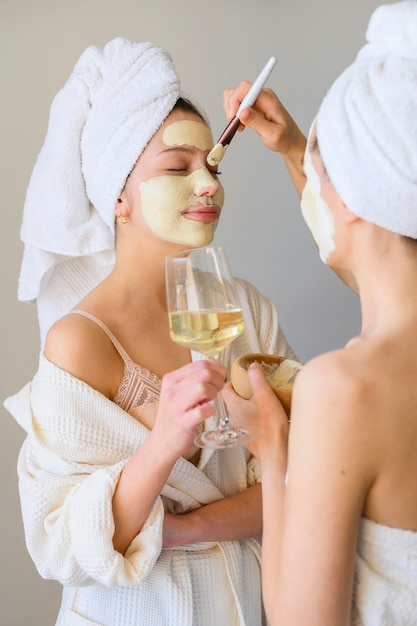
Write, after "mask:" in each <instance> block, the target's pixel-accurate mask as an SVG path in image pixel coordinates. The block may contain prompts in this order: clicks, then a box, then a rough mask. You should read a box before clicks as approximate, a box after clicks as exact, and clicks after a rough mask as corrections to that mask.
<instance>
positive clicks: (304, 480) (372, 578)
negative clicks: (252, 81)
mask: <svg viewBox="0 0 417 626" xmlns="http://www.w3.org/2000/svg"><path fill="white" fill-rule="evenodd" d="M416 85H417V2H415V1H414V0H406V1H402V2H397V3H393V4H390V5H383V6H381V7H379V8H378V9H377V10H376V11H375V13H374V14H373V15H372V18H371V20H370V23H369V27H368V30H367V44H366V45H365V46H364V47H363V49H361V50H360V52H359V54H358V55H357V58H356V59H355V61H354V63H353V64H352V65H351V66H350V67H349V68H348V69H347V70H346V71H345V72H343V73H342V75H341V76H340V77H339V78H338V79H337V80H336V82H335V83H334V84H333V86H332V87H331V88H330V90H329V92H328V93H327V95H326V97H325V98H324V100H323V103H322V105H321V107H320V109H319V112H318V116H317V118H316V120H315V121H314V123H313V125H312V127H311V131H310V135H309V138H308V143H307V148H306V150H305V154H304V172H305V177H306V182H305V186H304V185H303V182H302V177H301V171H300V167H299V164H300V163H301V154H302V152H301V151H300V146H302V144H303V139H302V136H301V134H300V132H299V130H298V129H297V127H296V126H295V124H294V122H293V121H292V120H291V118H290V117H289V116H288V115H287V122H286V123H285V124H284V125H282V120H283V109H282V105H281V104H280V103H279V101H278V99H277V98H276V96H275V95H274V94H273V93H272V92H271V91H270V90H265V91H264V92H263V93H262V94H261V96H260V97H259V98H258V100H257V103H256V105H255V107H254V108H253V109H251V110H246V111H245V112H244V113H243V114H242V118H241V119H242V122H243V123H244V124H246V125H249V126H252V127H253V128H255V129H256V130H257V131H258V132H259V133H260V135H261V137H263V138H264V141H265V143H268V142H269V145H270V147H274V141H276V138H277V137H278V138H279V144H280V145H278V144H276V146H275V148H276V149H277V150H280V151H282V150H283V152H284V159H285V161H286V163H287V165H288V168H289V170H290V172H291V173H292V175H293V178H294V180H295V182H296V185H297V187H298V189H300V190H301V189H302V187H303V186H304V189H303V192H302V200H301V207H302V213H303V216H304V217H305V220H306V222H307V224H308V226H309V228H310V229H311V231H312V234H313V237H314V239H315V242H316V244H317V246H318V248H319V252H320V256H321V259H322V260H323V261H324V262H325V263H327V265H328V266H329V267H331V268H332V269H334V270H335V271H336V272H337V273H339V274H340V275H341V276H342V277H343V278H344V279H345V280H346V281H347V282H348V283H349V284H350V285H351V286H353V287H354V289H355V290H356V291H357V293H358V294H359V297H360V302H361V311H362V328H361V332H360V334H359V335H358V336H357V337H354V338H353V339H351V340H350V341H349V342H348V344H347V345H346V346H345V348H344V349H341V350H335V351H333V352H329V353H327V354H323V355H321V356H318V357H316V358H314V359H312V360H311V361H310V362H309V363H307V364H306V365H305V367H304V368H303V370H302V371H301V372H300V373H299V374H298V375H297V379H296V381H295V386H294V391H293V402H292V411H291V426H290V427H289V424H288V422H287V419H286V417H285V413H284V411H283V409H282V407H281V405H280V404H279V402H278V400H277V399H276V397H275V396H274V394H273V393H272V391H271V389H270V388H269V387H268V385H267V384H266V381H265V377H264V375H263V372H262V370H261V369H260V367H259V366H256V365H255V366H253V369H252V370H251V371H250V376H251V383H252V386H253V389H254V395H253V397H252V399H251V400H243V399H242V398H240V397H239V396H237V395H236V394H235V393H234V391H233V389H232V388H231V386H230V385H228V387H227V388H226V389H225V391H224V396H225V399H226V402H227V404H228V407H229V410H230V413H231V416H232V419H233V418H234V419H236V420H237V421H238V422H239V423H243V424H246V425H251V424H257V425H258V429H259V436H258V438H257V439H255V440H254V441H253V443H251V444H250V445H249V447H250V449H251V450H252V452H253V453H254V454H255V455H256V456H257V457H258V459H259V460H260V462H261V468H262V491H263V520H264V533H263V593H264V601H265V607H266V612H267V616H268V618H269V620H270V623H271V626H280V625H281V624H285V625H288V624H291V626H297V625H303V626H306V625H307V624H308V625H309V626H314V625H317V626H336V625H337V626H343V625H348V624H355V625H366V626H368V625H372V626H376V625H378V626H382V625H383V626H413V625H415V624H417V385H416V381H417V358H416V355H417V298H416V285H417V241H416V239H417V115H416V112H417V89H416ZM246 88H247V86H244V85H240V86H239V87H238V88H237V89H236V90H230V91H229V90H227V91H226V93H225V107H226V109H227V108H229V107H230V114H231V115H233V113H234V111H235V110H236V106H235V105H236V101H237V102H239V101H240V100H241V99H242V92H244V89H246ZM287 472H288V474H287ZM286 476H287V480H286Z"/></svg>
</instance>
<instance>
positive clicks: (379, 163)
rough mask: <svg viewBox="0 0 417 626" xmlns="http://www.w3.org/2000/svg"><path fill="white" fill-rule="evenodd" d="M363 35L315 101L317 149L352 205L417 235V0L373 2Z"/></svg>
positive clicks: (378, 220) (354, 210)
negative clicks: (362, 41)
mask: <svg viewBox="0 0 417 626" xmlns="http://www.w3.org/2000/svg"><path fill="white" fill-rule="evenodd" d="M366 38H367V41H368V43H367V44H366V45H365V46H364V47H363V48H362V49H361V50H360V51H359V53H358V55H357V57H356V60H355V62H354V63H353V64H352V65H351V66H350V67H348V68H347V70H345V71H344V72H343V73H342V75H341V76H340V77H339V78H338V79H337V80H336V82H335V83H334V84H333V86H332V87H331V88H330V90H329V92H328V94H327V95H326V97H325V98H324V100H323V103H322V105H321V107H320V110H319V114H318V117H317V139H318V145H319V149H320V153H321V157H322V159H323V163H324V165H325V167H326V170H327V172H328V175H329V178H330V180H331V181H332V183H333V185H334V187H335V189H336V190H337V192H338V193H339V195H340V197H341V198H342V200H343V201H344V203H345V204H346V205H347V207H348V208H349V209H350V210H351V211H352V213H354V214H355V215H358V216H359V217H361V218H363V219H365V220H367V221H369V222H372V223H374V224H377V225H378V226H382V227H383V228H386V229H388V230H391V231H393V232H396V233H399V234H402V235H407V236H409V237H413V238H417V2H416V1H415V0H404V1H401V2H397V3H394V4H389V5H383V6H380V7H378V8H377V9H376V11H375V12H374V13H373V15H372V16H371V19H370V22H369V26H368V30H367V33H366Z"/></svg>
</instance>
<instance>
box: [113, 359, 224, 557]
mask: <svg viewBox="0 0 417 626" xmlns="http://www.w3.org/2000/svg"><path fill="white" fill-rule="evenodd" d="M224 378H225V368H224V367H223V366H222V365H220V364H219V363H216V362H215V361H197V362H195V363H190V364H188V365H185V366H184V367H182V368H180V369H178V370H175V371H174V372H171V373H169V374H167V375H166V376H164V378H163V381H162V388H161V396H160V401H159V406H158V414H157V418H156V421H155V424H154V427H153V429H152V431H151V433H150V435H149V437H148V439H147V440H146V441H145V442H144V443H143V444H142V445H141V446H140V448H139V449H138V451H137V452H136V454H135V455H134V456H133V457H132V458H131V459H130V460H129V461H128V463H127V464H126V466H125V468H124V470H123V472H122V474H121V476H120V480H119V483H118V485H117V488H116V491H115V494H114V497H113V515H114V521H115V532H114V537H113V544H114V547H115V549H116V550H118V551H119V552H121V553H124V552H125V550H126V548H127V547H128V546H129V544H130V543H131V541H132V539H133V538H134V537H135V536H136V535H137V534H138V533H139V532H140V530H141V528H142V526H143V524H144V522H145V520H146V518H147V516H148V514H149V512H150V510H151V508H152V506H153V504H154V502H155V500H156V498H157V497H158V496H159V494H160V493H161V491H162V488H163V486H164V485H165V483H166V481H167V479H168V476H169V474H170V472H171V470H172V468H173V466H174V464H175V462H176V461H177V459H178V458H179V457H180V456H182V454H183V453H184V452H185V450H187V448H188V447H189V446H190V445H191V443H192V440H193V438H194V435H195V426H196V425H197V424H198V423H199V422H201V421H202V420H204V419H206V418H207V417H209V416H210V415H212V413H213V410H214V409H213V405H212V404H211V402H210V401H211V400H213V399H214V398H215V396H216V394H217V392H218V391H220V390H221V389H222V387H223V385H224Z"/></svg>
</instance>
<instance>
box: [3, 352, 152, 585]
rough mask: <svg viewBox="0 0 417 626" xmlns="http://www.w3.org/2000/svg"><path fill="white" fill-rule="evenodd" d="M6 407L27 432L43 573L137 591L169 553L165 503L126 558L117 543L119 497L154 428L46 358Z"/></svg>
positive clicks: (36, 551) (24, 486)
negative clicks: (126, 471) (122, 480)
mask: <svg viewBox="0 0 417 626" xmlns="http://www.w3.org/2000/svg"><path fill="white" fill-rule="evenodd" d="M5 406H6V408H7V409H8V410H9V411H10V412H11V413H12V415H13V416H14V417H15V418H16V419H17V421H18V422H19V423H20V425H21V426H22V427H23V428H24V429H25V430H26V432H27V433H28V436H27V438H26V440H25V442H24V444H23V446H22V449H21V452H20V455H19V461H18V475H19V490H20V497H21V506H22V515H23V520H24V526H25V537H26V543H27V547H28V551H29V553H30V555H31V557H32V558H33V560H34V562H35V564H36V566H37V568H38V570H39V573H40V574H41V575H42V576H43V577H44V578H53V579H55V580H58V581H59V582H61V583H62V584H64V585H76V586H82V585H89V584H92V583H99V584H102V585H105V586H131V585H137V584H138V583H139V582H140V581H141V580H142V579H143V577H145V576H146V575H147V574H148V572H149V571H150V570H151V569H152V567H153V565H154V563H155V561H156V559H157V558H158V556H159V553H160V551H161V548H162V525H163V515H164V513H163V504H162V500H161V498H160V497H158V498H157V499H156V501H155V504H154V506H153V508H152V510H151V512H150V514H149V516H148V519H147V520H146V522H145V524H144V526H143V528H142V531H141V532H140V533H139V535H138V536H137V537H135V539H134V540H133V541H132V543H131V545H130V546H129V548H128V550H127V552H126V554H125V555H124V556H123V555H121V554H120V553H119V552H117V551H115V550H114V547H113V543H112V537H113V533H114V521H113V512H112V497H113V493H114V491H115V488H116V485H117V482H118V480H119V476H120V473H121V471H122V469H123V467H124V465H125V463H126V462H127V460H128V458H129V457H130V456H131V455H132V454H133V453H134V451H135V450H136V448H137V446H138V445H140V442H141V440H143V438H144V437H146V436H147V434H148V431H147V429H145V428H144V427H142V425H141V424H140V423H139V422H136V421H135V420H134V419H132V418H131V417H130V416H129V415H128V414H126V413H125V412H124V411H123V410H122V409H120V408H119V407H118V406H117V405H115V404H114V403H113V402H111V401H110V400H107V399H106V398H105V397H104V396H102V395H101V394H100V393H98V392H96V391H95V390H94V389H92V388H91V387H89V386H88V385H86V384H85V383H83V382H82V381H80V380H78V379H75V378H74V377H72V376H71V375H70V374H68V373H67V372H64V371H63V370H60V369H59V368H57V367H55V366H54V365H53V364H51V363H49V362H48V361H47V360H46V359H45V358H44V357H43V356H42V355H41V360H40V367H39V370H38V373H37V375H36V376H35V378H34V380H33V381H32V383H29V384H28V385H26V387H24V388H23V389H22V390H21V391H20V392H19V393H18V394H16V395H15V396H12V397H11V398H9V399H8V400H7V401H6V403H5Z"/></svg>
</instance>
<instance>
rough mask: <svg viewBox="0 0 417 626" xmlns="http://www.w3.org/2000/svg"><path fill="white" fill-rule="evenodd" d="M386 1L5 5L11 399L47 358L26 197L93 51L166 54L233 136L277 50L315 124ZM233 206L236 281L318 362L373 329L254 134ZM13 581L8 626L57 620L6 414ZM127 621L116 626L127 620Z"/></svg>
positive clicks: (0, 22)
mask: <svg viewBox="0 0 417 626" xmlns="http://www.w3.org/2000/svg"><path fill="white" fill-rule="evenodd" d="M378 4H380V2H379V1H377V0H350V2H346V0H240V1H237V0H211V2H203V1H202V0H194V1H192V0H189V1H187V0H175V1H174V2H168V1H167V0H150V1H149V2H144V1H143V0H72V1H71V2H68V0H65V1H64V0H37V1H36V2H33V1H32V0H0V31H1V32H0V51H1V54H0V64H1V77H2V81H1V82H2V85H1V93H2V96H1V100H0V106H1V108H2V111H1V117H0V119H1V147H2V149H1V167H0V176H1V179H2V197H3V201H2V202H3V213H4V217H3V221H2V224H3V226H2V229H1V237H2V245H1V248H0V254H1V265H0V267H1V272H2V299H1V303H2V304H1V306H2V326H1V341H2V344H1V367H2V372H1V377H0V384H1V393H0V397H1V399H2V401H3V399H4V398H5V397H6V396H7V395H10V394H11V393H14V392H15V391H17V390H18V389H19V388H20V387H21V386H23V384H25V383H26V382H27V381H28V380H30V379H31V378H32V376H33V374H34V373H35V370H36V367H37V360H38V353H39V339H38V327H37V319H36V311H35V308H34V307H33V306H32V305H29V304H22V303H18V302H17V295H16V293H17V279H18V274H19V268H20V261H21V255H22V244H21V242H20V239H19V228H20V222H21V215H22V207H23V202H24V197H25V190H26V187H27V184H28V181H29V177H30V173H31V170H32V167H33V164H34V160H35V158H36V155H37V153H38V151H39V150H40V147H41V144H42V142H43V139H44V136H45V131H46V124H47V119H48V112H49V106H50V103H51V101H52V98H53V96H54V95H55V93H56V92H57V91H58V89H59V88H60V87H61V86H62V85H63V84H64V82H65V81H66V79H67V78H68V76H69V74H70V72H71V70H72V68H73V66H74V64H75V62H76V61H77V59H78V57H79V55H80V54H81V53H82V51H83V50H84V49H85V48H86V47H87V46H88V45H91V44H99V45H102V44H104V43H105V42H106V41H108V40H109V39H112V38H113V37H116V36H125V37H127V38H130V39H132V40H135V41H145V40H150V41H153V42H154V43H156V44H159V45H160V46H162V47H163V48H165V49H167V50H168V51H169V52H170V53H171V55H172V57H173V59H174V62H175V64H176V67H177V69H178V71H179V74H180V76H181V78H182V84H183V89H184V90H185V91H186V92H188V93H189V94H190V95H192V96H193V97H194V98H196V99H197V100H198V101H199V102H200V103H201V104H202V105H203V107H204V108H205V110H206V111H207V113H208V114H209V116H210V118H211V120H212V128H213V133H214V139H215V140H216V139H217V136H218V135H219V134H220V132H221V131H222V130H223V127H224V125H225V118H224V115H223V111H222V108H221V102H222V90H223V89H224V88H225V87H229V86H234V85H236V84H237V83H238V82H239V81H240V80H242V79H247V80H254V78H255V77H256V75H257V73H258V72H259V71H260V69H261V68H262V67H263V65H264V63H265V62H266V61H267V59H268V58H269V57H270V56H276V57H277V59H278V63H277V66H276V68H275V70H274V72H273V74H272V76H271V78H270V81H269V86H271V87H272V88H274V89H275V90H276V92H277V93H278V95H279V96H280V97H281V99H282V101H283V103H284V104H285V105H286V106H287V108H288V109H289V110H290V111H291V113H292V114H293V116H294V117H295V119H296V120H297V122H298V123H299V125H300V127H301V128H302V130H303V131H304V132H305V133H306V132H307V131H308V128H309V125H310V122H311V120H312V118H313V117H314V115H315V113H316V110H317V107H318V105H319V103H320V100H321V98H322V96H323V95H324V93H325V90H326V89H327V87H328V86H329V85H330V83H331V82H332V81H333V80H334V79H335V78H336V76H337V75H338V74H339V73H340V72H341V71H342V70H343V69H344V68H345V67H346V66H347V65H348V64H349V63H350V62H351V61H352V60H353V58H354V56H355V54H356V52H357V50H358V49H359V47H360V46H362V45H363V43H364V34H365V29H366V25H367V23H368V19H369V16H370V14H371V13H372V11H373V9H374V8H375V7H376V6H377V5H378ZM221 169H222V170H223V178H222V180H223V183H224V185H225V187H226V203H225V208H224V210H223V216H222V222H221V224H220V226H219V229H218V232H217V235H216V242H217V243H221V244H222V245H224V246H225V248H226V250H227V251H228V253H229V256H230V259H231V262H232V267H233V270H234V273H235V274H236V275H238V276H242V277H245V278H247V279H249V280H250V281H251V282H253V283H254V284H256V285H257V286H258V287H259V288H260V290H261V291H262V292H263V293H264V294H265V295H267V296H269V297H270V298H271V299H272V300H273V301H274V302H275V303H276V305H277V306H278V309H279V312H280V316H281V323H282V325H283V327H284V330H285V332H286V335H287V337H288V339H289V341H290V343H291V344H292V345H293V347H294V349H295V350H296V352H297V353H298V356H299V358H300V359H301V360H303V361H305V360H307V359H310V358H311V357H313V356H314V355H316V354H318V353H320V352H323V351H325V350H331V349H334V348H337V347H339V346H342V345H343V344H344V343H345V342H346V341H347V339H348V338H349V337H351V336H352V335H353V334H355V333H357V332H358V330H359V327H360V316H359V306H358V301H357V297H356V296H355V295H354V294H352V293H350V292H349V291H348V289H347V288H346V287H344V286H343V285H342V284H340V283H339V282H338V280H337V279H336V278H335V277H334V275H333V274H332V272H331V271H330V270H329V269H328V268H326V267H325V266H324V265H323V264H322V263H321V261H320V260H319V257H318V255H317V253H316V250H315V247H314V244H313V243H312V240H311V238H310V235H309V233H308V231H307V228H306V226H305V225H304V222H303V221H302V218H301V215H300V211H299V203H298V198H297V196H296V193H295V191H294V189H293V188H292V185H291V183H290V180H289V177H288V175H287V173H286V171H285V168H284V167H283V165H282V163H281V161H280V158H279V157H278V156H277V155H275V154H272V153H269V152H267V150H266V149H265V148H264V147H263V145H262V144H261V142H260V140H259V139H258V137H257V136H255V135H254V134H251V133H249V132H246V133H243V134H239V135H238V136H237V137H236V138H235V139H234V141H233V143H232V144H231V146H230V148H229V151H228V153H227V155H226V157H225V159H224V161H223V162H222V164H221ZM0 428H1V434H0V442H1V472H2V474H1V486H2V498H1V511H2V514H1V517H0V528H1V536H2V539H3V546H2V567H1V574H0V575H1V581H0V593H1V596H2V597H1V598H0V623H1V625H2V626H22V625H23V624H30V625H31V626H52V625H53V624H54V623H55V621H54V620H55V617H56V614H57V607H58V605H59V598H60V586H59V585H58V584H57V583H55V582H46V581H43V580H42V579H41V578H40V576H39V575H38V573H37V571H36V569H35V567H34V565H33V563H32V562H31V560H30V558H29V557H28V555H27V553H26V548H25V545H24V536H23V529H22V523H21V518H20V509H19V501H18V493H17V479H16V461H17V456H18V451H19V448H20V445H21V443H22V441H23V432H22V431H21V429H20V428H19V427H18V426H17V424H16V423H15V422H14V421H13V419H12V418H11V416H10V415H9V414H8V413H7V412H6V411H5V410H4V409H3V408H2V409H1V420H0ZM114 626H117V625H116V624H115V625H114Z"/></svg>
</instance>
